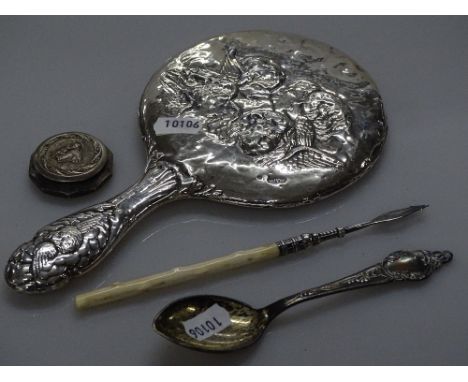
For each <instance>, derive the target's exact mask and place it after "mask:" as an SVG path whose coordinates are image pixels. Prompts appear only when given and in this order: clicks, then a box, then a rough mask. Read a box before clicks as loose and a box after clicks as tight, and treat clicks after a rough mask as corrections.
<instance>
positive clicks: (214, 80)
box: [5, 31, 387, 293]
mask: <svg viewBox="0 0 468 382" xmlns="http://www.w3.org/2000/svg"><path fill="white" fill-rule="evenodd" d="M140 127H141V131H142V135H143V139H144V142H145V145H146V151H147V158H148V161H147V166H146V171H145V175H144V176H143V178H142V179H141V180H140V181H139V182H137V183H136V184H135V185H133V186H131V187H130V188H129V189H127V190H126V191H124V192H123V193H121V194H120V195H117V196H116V197H113V198H111V199H109V200H108V201H106V202H104V203H100V204H96V205H94V206H92V207H89V208H86V209H84V210H81V211H79V212H77V213H75V214H72V215H69V216H67V217H64V218H62V219H59V220H57V221H55V222H54V223H51V224H49V225H47V226H45V227H43V228H41V229H40V230H39V231H38V232H37V233H36V234H35V236H34V238H33V239H32V240H31V241H29V242H26V243H24V244H22V245H21V246H20V247H19V248H18V249H17V250H16V251H15V252H14V253H13V255H12V256H11V257H10V259H9V260H8V264H7V267H6V272H5V275H6V280H7V283H8V284H9V285H10V286H11V287H12V288H14V289H16V290H18V291H20V292H28V293H37V292H46V291H50V290H54V289H57V288H59V287H61V286H63V285H64V284H66V283H67V282H68V281H69V280H70V279H71V278H73V277H75V276H78V275H81V274H83V273H85V272H87V271H88V270H90V269H91V268H92V267H94V266H95V265H96V264H98V262H99V261H100V260H102V259H103V258H104V257H105V255H107V254H108V253H109V252H110V251H111V250H112V249H113V247H114V246H115V244H116V243H117V242H118V240H119V239H120V238H121V237H122V236H123V235H124V234H125V233H126V232H127V231H128V230H129V229H130V228H131V227H132V226H133V225H134V224H135V223H136V222H137V221H138V220H139V219H140V218H141V217H142V216H144V215H145V214H147V213H149V212H150V211H152V210H153V209H155V208H156V207H157V206H159V205H161V204H162V203H166V202H169V201H174V200H179V199H183V198H207V199H210V200H214V201H218V202H224V203H231V204H238V205H243V206H252V207H292V206H298V205H303V204H307V203H312V202H314V201H316V200H319V199H322V198H325V197H327V196H329V195H331V194H333V193H335V192H337V191H339V190H342V189H343V188H345V187H347V186H348V185H350V184H351V183H353V182H354V181H356V180H357V179H358V178H360V177H361V176H362V175H363V174H364V173H365V172H366V171H367V170H368V169H369V168H370V167H371V166H372V165H373V164H374V162H375V160H376V159H377V157H378V155H379V154H380V151H381V148H382V146H383V143H384V141H385V136H386V132H387V127H386V124H385V120H384V115H383V108H382V100H381V98H380V95H379V93H378V91H377V88H376V86H375V84H374V83H373V81H372V80H371V78H370V77H369V75H368V74H367V73H366V72H365V71H363V70H362V69H361V68H360V67H359V66H358V65H357V64H356V63H355V62H354V61H353V60H351V59H350V58H349V57H348V56H346V55H345V54H343V53H341V52H339V51H337V50H336V49H334V48H332V47H330V46H328V45H326V44H323V43H320V42H317V41H314V40H309V39H305V38H301V37H298V36H294V35H284V34H278V33H272V32H266V31H252V32H241V33H232V34H227V35H223V36H219V37H215V38H212V39H210V40H207V41H205V42H202V43H200V44H198V45H196V46H194V47H193V48H190V49H188V50H186V51H185V52H183V53H181V54H180V55H179V56H178V57H176V58H174V59H172V60H170V61H169V62H168V63H167V64H166V65H165V66H164V67H163V68H162V69H161V70H159V71H158V72H157V73H156V74H154V75H153V77H152V78H151V80H150V81H149V83H148V85H147V86H146V88H145V90H144V92H143V95H142V98H141V104H140Z"/></svg>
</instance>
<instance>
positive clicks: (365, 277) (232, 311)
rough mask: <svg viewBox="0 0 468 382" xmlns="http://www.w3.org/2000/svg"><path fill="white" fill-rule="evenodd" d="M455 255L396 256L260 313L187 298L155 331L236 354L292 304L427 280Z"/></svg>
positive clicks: (160, 318) (224, 300) (165, 313)
mask: <svg viewBox="0 0 468 382" xmlns="http://www.w3.org/2000/svg"><path fill="white" fill-rule="evenodd" d="M452 257H453V255H452V253H451V252H449V251H423V250H415V251H397V252H393V253H391V254H390V255H388V256H387V257H385V259H384V260H383V261H382V262H381V263H379V264H376V265H373V266H371V267H368V268H366V269H364V270H362V271H360V272H358V273H354V274H352V275H350V276H347V277H344V278H342V279H339V280H337V281H333V282H330V283H328V284H324V285H322V286H319V287H316V288H312V289H306V290H304V291H302V292H299V293H297V294H294V295H292V296H289V297H286V298H283V299H281V300H278V301H276V302H274V303H272V304H270V305H268V306H266V307H264V308H261V309H255V308H252V307H251V306H250V305H247V304H245V303H243V302H240V301H237V300H233V299H231V298H228V297H221V296H211V295H200V296H191V297H186V298H183V299H180V300H177V301H175V302H173V303H171V304H169V305H168V306H167V307H166V308H164V309H163V310H162V311H161V312H160V313H159V314H158V315H157V316H156V317H155V319H154V322H153V327H154V329H155V330H156V332H158V333H159V334H161V335H162V336H163V337H165V338H167V339H168V340H170V341H173V342H175V343H176V344H178V345H181V346H184V347H187V348H191V349H195V350H201V351H210V352H226V351H232V350H238V349H242V348H245V347H247V346H250V345H252V344H253V343H255V342H256V341H257V340H259V339H260V337H261V336H262V334H263V333H264V331H265V329H266V328H267V326H268V325H269V324H270V322H271V321H272V320H273V319H274V318H275V317H276V316H278V315H279V314H280V313H282V312H284V311H285V310H286V309H289V308H290V307H292V306H294V305H297V304H300V303H302V302H305V301H309V300H312V299H315V298H319V297H324V296H328V295H331V294H335V293H340V292H346V291H350V290H354V289H358V288H363V287H367V286H372V285H380V284H386V283H390V282H393V281H405V280H415V281H418V280H423V279H425V278H427V277H429V276H430V275H431V274H432V273H433V272H434V271H435V270H437V269H438V268H440V267H441V266H442V265H443V264H445V263H448V262H449V261H451V260H452Z"/></svg>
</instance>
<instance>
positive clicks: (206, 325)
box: [182, 304, 231, 341]
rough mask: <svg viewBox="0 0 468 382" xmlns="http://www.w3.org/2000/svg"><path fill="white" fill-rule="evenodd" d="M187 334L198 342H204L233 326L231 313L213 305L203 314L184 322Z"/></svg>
mask: <svg viewBox="0 0 468 382" xmlns="http://www.w3.org/2000/svg"><path fill="white" fill-rule="evenodd" d="M182 324H183V325H184V329H185V333H187V334H188V335H189V336H190V337H192V338H195V339H196V340H198V341H203V340H205V339H207V338H209V337H211V336H212V335H214V334H216V333H219V332H221V331H223V330H224V329H226V328H227V327H228V326H230V325H231V317H230V316H229V312H228V311H227V310H226V309H224V308H223V307H221V306H219V305H218V304H214V305H211V306H210V307H209V308H208V309H207V310H205V311H204V312H203V313H200V314H198V315H196V316H195V317H194V318H191V319H190V320H187V321H183V322H182Z"/></svg>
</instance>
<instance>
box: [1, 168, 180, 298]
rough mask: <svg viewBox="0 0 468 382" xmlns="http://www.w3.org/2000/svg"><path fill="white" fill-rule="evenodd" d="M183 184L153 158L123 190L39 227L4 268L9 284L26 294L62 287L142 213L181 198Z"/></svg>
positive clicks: (96, 259) (103, 253) (100, 256)
mask: <svg viewBox="0 0 468 382" xmlns="http://www.w3.org/2000/svg"><path fill="white" fill-rule="evenodd" d="M185 186H186V185H185V184H183V182H182V181H181V178H180V175H179V174H178V172H177V171H176V170H175V169H174V168H173V167H172V166H171V165H169V164H168V163H167V162H163V161H159V162H158V161H156V162H153V163H152V164H150V165H149V166H148V168H147V171H146V173H145V175H144V176H143V178H142V179H141V180H140V181H139V182H137V183H136V184H135V185H134V186H132V187H130V188H129V189H127V190H126V191H124V192H123V193H122V194H120V195H118V196H116V197H114V198H112V199H110V200H108V201H107V202H104V203H100V204H96V205H94V206H92V207H89V208H86V209H84V210H81V211H79V212H77V213H75V214H72V215H69V216H66V217H64V218H62V219H59V220H57V221H55V222H54V223H51V224H49V225H47V226H45V227H43V228H41V229H40V230H39V231H38V232H37V233H36V234H35V235H34V238H33V239H32V240H31V241H28V242H26V243H24V244H22V245H21V246H19V247H18V248H17V249H16V251H15V252H14V253H13V254H12V255H11V257H10V259H9V260H8V263H7V266H6V269H5V278H6V281H7V283H8V285H9V286H11V287H12V288H13V289H15V290H17V291H19V292H25V293H41V292H47V291H51V290H54V289H57V288H59V287H61V286H63V285H64V284H66V283H67V282H68V281H69V280H70V279H71V278H73V277H76V276H79V275H81V274H83V273H85V272H87V271H88V270H89V269H91V268H92V267H94V266H95V265H96V264H97V263H98V262H99V261H101V260H102V259H103V258H104V257H105V256H106V255H107V254H108V253H109V252H110V251H111V250H112V248H113V247H114V246H115V244H116V243H117V242H118V240H119V239H120V238H122V236H124V234H125V233H126V232H127V231H128V230H129V229H130V228H131V227H132V226H133V225H134V224H135V223H136V222H137V221H138V220H139V219H140V218H141V217H142V216H143V215H145V213H147V212H149V211H150V210H151V209H153V208H155V207H156V206H159V205H161V204H162V203H165V202H168V201H170V200H173V199H175V198H177V197H181V196H182V194H183V192H184V190H185Z"/></svg>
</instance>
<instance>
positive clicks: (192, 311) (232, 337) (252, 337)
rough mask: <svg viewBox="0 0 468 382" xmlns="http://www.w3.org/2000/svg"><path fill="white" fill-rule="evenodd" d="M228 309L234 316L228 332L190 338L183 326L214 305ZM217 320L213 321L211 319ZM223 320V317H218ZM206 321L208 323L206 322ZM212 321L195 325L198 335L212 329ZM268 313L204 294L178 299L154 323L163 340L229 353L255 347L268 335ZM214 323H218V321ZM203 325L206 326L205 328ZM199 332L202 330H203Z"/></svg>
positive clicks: (241, 303)
mask: <svg viewBox="0 0 468 382" xmlns="http://www.w3.org/2000/svg"><path fill="white" fill-rule="evenodd" d="M216 305H217V306H219V307H221V308H222V309H225V310H226V311H227V313H228V315H229V317H230V324H229V326H227V327H226V328H225V329H224V330H222V331H220V332H217V333H214V334H211V333H206V334H207V335H201V336H197V338H195V335H196V333H197V332H195V335H190V334H189V333H187V331H186V330H185V329H186V328H185V327H184V325H183V324H182V325H181V323H183V322H187V321H189V320H191V319H194V318H196V317H197V316H199V315H200V314H202V313H203V312H206V311H207V310H208V309H210V307H212V306H216ZM211 319H212V320H213V318H212V317H211ZM218 319H219V317H218ZM203 321H204V322H203ZM207 321H209V318H208V317H206V319H204V320H201V321H200V324H199V326H198V327H197V326H194V327H195V328H196V329H197V331H198V333H201V332H203V331H204V328H205V329H208V331H209V327H208V326H210V327H212V326H211V325H209V324H208V326H207ZM269 321H270V320H269V318H268V314H267V312H266V310H264V309H260V310H257V309H254V308H252V307H251V306H250V305H247V304H245V303H243V302H240V301H237V300H234V299H231V298H227V297H221V296H212V295H200V296H190V297H187V298H183V299H180V300H177V301H175V302H173V303H171V304H169V305H168V306H166V307H165V308H164V309H163V310H162V312H161V313H160V314H159V315H158V316H157V318H156V319H155V320H154V322H153V328H154V330H155V331H157V332H158V333H160V334H161V335H162V336H163V337H165V338H167V339H168V340H170V341H173V342H175V343H177V344H179V345H182V346H184V347H187V348H191V349H196V350H202V351H209V352H223V351H224V352H225V351H232V350H239V349H242V348H244V347H247V346H250V345H252V344H253V343H254V342H256V341H257V340H258V339H259V338H260V337H261V336H262V334H263V333H264V330H265V328H266V327H267V325H268V323H269ZM213 323H215V324H216V322H215V321H214V322H213ZM202 326H203V327H202ZM198 329H201V331H199V330H198ZM210 334H211V335H210Z"/></svg>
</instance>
